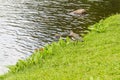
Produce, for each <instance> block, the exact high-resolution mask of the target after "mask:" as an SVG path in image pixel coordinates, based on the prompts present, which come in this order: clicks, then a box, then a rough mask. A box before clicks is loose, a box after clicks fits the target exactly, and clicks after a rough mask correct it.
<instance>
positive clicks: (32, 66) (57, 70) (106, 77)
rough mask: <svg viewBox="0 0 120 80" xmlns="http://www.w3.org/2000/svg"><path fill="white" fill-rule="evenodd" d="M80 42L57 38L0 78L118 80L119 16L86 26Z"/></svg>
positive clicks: (119, 51) (119, 70)
mask: <svg viewBox="0 0 120 80" xmlns="http://www.w3.org/2000/svg"><path fill="white" fill-rule="evenodd" d="M89 28H90V29H91V31H90V32H89V33H88V34H87V35H85V37H84V42H71V41H69V39H68V40H67V41H66V42H64V41H62V40H60V41H59V42H58V43H56V42H54V43H52V44H51V45H47V46H46V47H45V48H44V49H40V50H39V51H36V52H35V53H34V54H33V55H32V56H31V57H29V58H28V59H26V60H25V61H22V60H20V61H18V63H17V64H16V66H12V67H10V70H11V71H10V72H9V73H7V74H5V75H3V76H1V77H0V79H1V80H120V15H119V14H117V15H115V16H111V17H109V18H107V19H105V20H101V21H100V22H99V23H96V24H95V25H93V26H91V27H89Z"/></svg>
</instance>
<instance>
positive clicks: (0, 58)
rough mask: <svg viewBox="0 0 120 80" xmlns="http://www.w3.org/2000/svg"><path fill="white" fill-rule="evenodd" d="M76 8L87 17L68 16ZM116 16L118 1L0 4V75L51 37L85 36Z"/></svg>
mask: <svg viewBox="0 0 120 80" xmlns="http://www.w3.org/2000/svg"><path fill="white" fill-rule="evenodd" d="M80 8H84V9H86V10H87V12H88V13H87V14H86V15H85V16H82V17H80V16H73V15H70V14H69V13H70V12H71V11H74V10H76V9H80ZM119 12H120V1H119V0H48V1H47V0H0V74H2V73H4V72H6V71H7V68H5V66H7V65H13V64H15V63H16V62H17V60H18V59H24V58H26V57H28V56H29V55H31V54H32V52H33V51H34V49H36V48H39V47H42V46H44V45H45V44H48V43H50V42H52V41H54V40H55V39H54V34H56V33H64V32H67V31H69V30H73V31H74V32H76V33H79V34H81V33H85V30H86V29H87V27H88V26H89V25H92V24H94V23H95V22H98V21H99V20H100V19H103V18H105V17H108V16H110V15H112V14H115V13H119Z"/></svg>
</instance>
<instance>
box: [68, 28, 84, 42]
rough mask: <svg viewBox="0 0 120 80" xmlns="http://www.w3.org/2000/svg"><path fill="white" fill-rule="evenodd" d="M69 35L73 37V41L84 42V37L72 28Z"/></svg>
mask: <svg viewBox="0 0 120 80" xmlns="http://www.w3.org/2000/svg"><path fill="white" fill-rule="evenodd" d="M69 37H71V39H72V40H73V41H81V42H83V39H82V37H80V36H79V34H76V33H74V32H73V31H72V30H71V31H70V34H69Z"/></svg>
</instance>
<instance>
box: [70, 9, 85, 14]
mask: <svg viewBox="0 0 120 80" xmlns="http://www.w3.org/2000/svg"><path fill="white" fill-rule="evenodd" d="M86 13H87V11H86V10H85V9H78V10H75V11H73V12H71V13H70V14H72V15H74V14H76V15H84V14H86Z"/></svg>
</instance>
